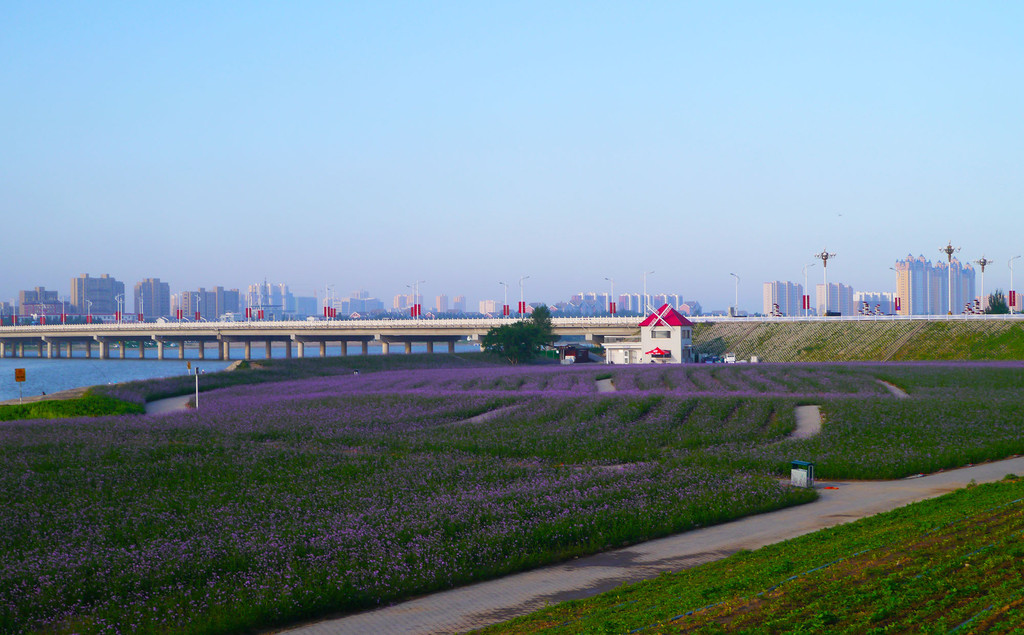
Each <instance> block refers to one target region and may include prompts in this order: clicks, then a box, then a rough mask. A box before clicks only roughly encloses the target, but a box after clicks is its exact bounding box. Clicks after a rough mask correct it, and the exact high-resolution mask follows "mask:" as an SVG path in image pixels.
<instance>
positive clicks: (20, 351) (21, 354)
mask: <svg viewBox="0 0 1024 635" xmlns="http://www.w3.org/2000/svg"><path fill="white" fill-rule="evenodd" d="M24 356H25V342H18V357H24Z"/></svg>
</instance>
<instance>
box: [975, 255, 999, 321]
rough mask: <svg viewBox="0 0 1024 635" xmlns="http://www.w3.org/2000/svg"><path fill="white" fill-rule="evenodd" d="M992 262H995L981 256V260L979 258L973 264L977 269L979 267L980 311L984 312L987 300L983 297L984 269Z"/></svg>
mask: <svg viewBox="0 0 1024 635" xmlns="http://www.w3.org/2000/svg"><path fill="white" fill-rule="evenodd" d="M993 262H995V261H994V260H989V259H988V258H986V257H985V256H982V257H981V258H979V259H977V260H975V261H974V264H976V265H978V266H979V267H981V310H982V311H984V310H985V305H986V303H987V301H988V298H987V297H986V296H985V267H986V266H988V265H990V264H992V263H993ZM972 304H973V303H972Z"/></svg>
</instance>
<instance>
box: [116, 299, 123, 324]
mask: <svg viewBox="0 0 1024 635" xmlns="http://www.w3.org/2000/svg"><path fill="white" fill-rule="evenodd" d="M114 299H115V300H117V323H118V324H120V323H121V320H122V319H123V318H124V294H123V293H118V294H117V295H116V296H115V297H114Z"/></svg>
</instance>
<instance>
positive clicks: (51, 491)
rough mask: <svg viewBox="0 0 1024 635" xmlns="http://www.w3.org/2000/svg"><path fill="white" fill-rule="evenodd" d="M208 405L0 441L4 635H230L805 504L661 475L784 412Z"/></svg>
mask: <svg viewBox="0 0 1024 635" xmlns="http://www.w3.org/2000/svg"><path fill="white" fill-rule="evenodd" d="M323 381H326V380H317V381H313V382H312V383H314V384H318V383H322V382H323ZM202 408H203V409H202V410H201V411H199V412H195V411H191V412H183V413H180V414H176V415H170V416H167V417H163V418H156V417H152V418H151V417H134V418H129V417H120V418H115V417H110V418H100V419H94V420H70V421H68V422H67V423H54V422H50V421H29V422H20V423H11V424H2V425H0V508H2V509H3V510H4V512H5V513H4V520H3V523H2V524H0V632H57V633H73V632H74V633H86V632H158V633H161V632H241V631H247V630H252V629H256V628H265V627H267V626H270V625H273V624H285V623H292V622H294V621H296V620H301V619H304V618H311V617H315V616H317V615H319V614H323V613H326V612H336V611H339V610H357V609H360V608H367V607H370V606H376V605H378V604H380V603H384V602H388V601H391V600H395V599H399V598H402V597H407V596H409V595H415V594H420V593H426V592H429V591H432V590H436V589H441V588H448V587H451V586H453V585H458V584H463V583H466V582H471V581H474V580H478V579H482V578H487V577H492V576H495V575H501V574H503V573H507V572H510V571H515V570H521V569H523V568H529V567H533V566H537V565H539V564H543V563H546V562H553V561H557V560H560V559H564V558H567V557H571V556H574V555H579V554H583V553H591V552H594V551H598V550H601V549H606V548H608V547H610V546H615V545H622V544H628V543H631V542H635V541H638V540H644V539H648V538H651V537H654V536H660V535H664V534H667V533H672V532H678V531H682V530H685V529H688V528H692V527H696V526H701V525H707V524H711V523H715V522H721V521H723V520H726V519H729V518H733V517H737V516H741V515H746V514H750V513H756V512H759V511H764V510H768V509H773V508H778V507H780V506H785V505H791V504H796V503H799V502H804V501H807V500H809V499H810V498H812V497H813V494H810V493H808V492H803V491H792V490H788V489H786V488H783V487H781V486H780V485H779V484H778V482H777V481H776V480H774V479H771V478H768V477H766V476H765V475H757V474H754V473H748V472H744V473H736V472H726V471H719V470H709V469H705V468H702V467H700V466H698V465H694V464H686V463H683V462H681V461H678V460H675V459H673V458H672V457H671V456H669V453H668V451H667V450H668V448H669V447H671V446H672V445H673V444H680V445H682V444H685V443H691V444H698V445H699V441H698V440H697V439H698V438H699V436H700V434H702V433H701V432H700V430H704V431H706V433H707V434H715V435H718V437H716V438H717V439H718V440H719V441H721V440H726V439H730V438H742V439H747V438H751V439H752V438H760V437H766V438H767V437H769V436H772V435H775V436H778V435H779V434H782V433H783V432H784V428H785V426H786V425H788V423H787V420H786V417H784V416H782V417H780V416H779V415H776V414H774V413H775V410H777V409H783V410H784V409H785V406H784V404H781V403H775V402H772V403H771V405H768V406H756V407H755V406H750V405H747V402H745V401H743V400H740V399H729V400H724V401H722V402H721V403H709V404H704V403H700V402H697V401H695V400H677V399H672V398H662V397H659V396H655V397H653V398H652V397H612V398H601V397H599V396H590V397H568V396H558V395H553V396H547V397H540V396H535V395H534V396H529V395H526V396H522V397H512V396H508V395H501V394H497V395H496V394H494V393H486V392H471V391H463V392H461V393H444V394H442V393H436V394H433V395H420V394H404V395H384V394H379V393H365V394H353V393H345V394H342V395H337V394H335V395H330V394H327V391H325V390H324V389H323V387H322V386H318V387H315V388H314V389H312V390H311V391H310V392H309V393H307V394H302V393H301V392H300V391H299V390H298V388H297V386H293V387H292V390H290V391H282V392H281V394H270V391H267V390H266V387H265V386H264V387H262V392H260V391H259V390H255V391H254V389H251V388H245V389H229V390H225V391H220V392H215V393H211V394H210V395H209V397H208V398H206V399H204V402H203V406H202ZM748 410H749V413H748ZM493 411H500V412H504V413H505V414H503V415H501V416H499V417H497V418H495V419H492V420H490V421H485V422H479V423H471V422H467V419H469V418H471V417H473V416H475V415H478V414H480V413H483V412H493ZM748 415H749V416H748ZM716 424H717V425H716ZM687 428H693V429H692V430H689V431H687V430H686V429H687ZM510 439H515V442H514V443H507V442H508V441H509V440H510ZM566 441H571V443H570V444H569V445H566V444H565V442H566ZM531 446H532V447H534V448H535V450H534V451H531V450H530V448H531Z"/></svg>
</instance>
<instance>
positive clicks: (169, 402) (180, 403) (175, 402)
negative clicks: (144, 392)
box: [146, 395, 194, 415]
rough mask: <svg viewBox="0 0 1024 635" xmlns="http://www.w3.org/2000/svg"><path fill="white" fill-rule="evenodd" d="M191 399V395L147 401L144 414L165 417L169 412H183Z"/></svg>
mask: <svg viewBox="0 0 1024 635" xmlns="http://www.w3.org/2000/svg"><path fill="white" fill-rule="evenodd" d="M193 398H194V396H193V395H182V396H180V397H168V398H167V399H157V400H156V401H148V402H146V414H148V415H165V414H168V413H171V412H178V411H179V410H184V409H186V408H188V402H189V400H190V399H193Z"/></svg>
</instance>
